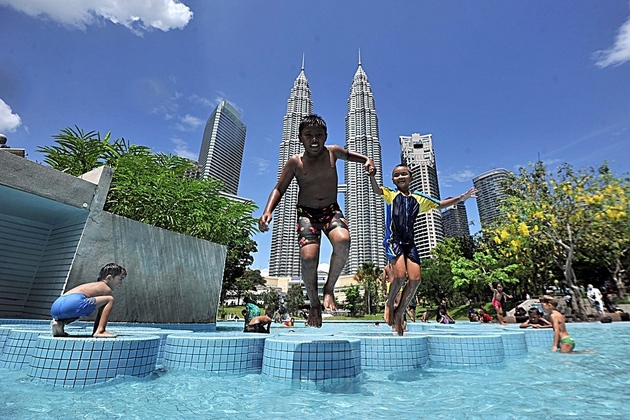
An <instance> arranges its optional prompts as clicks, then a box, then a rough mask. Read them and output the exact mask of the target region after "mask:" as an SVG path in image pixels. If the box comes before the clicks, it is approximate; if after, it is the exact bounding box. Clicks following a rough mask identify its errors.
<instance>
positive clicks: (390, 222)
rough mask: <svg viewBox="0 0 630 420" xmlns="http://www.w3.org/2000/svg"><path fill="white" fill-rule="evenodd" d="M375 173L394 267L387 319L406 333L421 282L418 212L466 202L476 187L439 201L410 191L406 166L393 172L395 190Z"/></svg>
mask: <svg viewBox="0 0 630 420" xmlns="http://www.w3.org/2000/svg"><path fill="white" fill-rule="evenodd" d="M375 175H376V170H372V171H370V184H371V185H372V190H373V191H374V192H375V193H376V194H378V195H379V196H381V197H382V198H383V200H385V203H386V204H387V214H386V217H387V222H386V226H385V228H386V232H385V240H384V241H383V246H384V247H385V253H386V254H387V257H388V259H389V261H391V265H392V268H393V270H392V271H393V280H392V284H391V286H390V288H389V296H388V298H387V303H386V305H388V306H389V311H388V313H389V314H390V316H389V319H386V321H387V323H388V324H389V325H391V326H393V327H395V328H396V332H397V333H398V335H403V333H404V327H403V323H404V321H405V319H404V318H405V314H406V312H407V307H408V305H409V302H410V300H411V299H412V298H413V296H415V294H416V290H417V289H418V285H419V284H420V256H419V254H418V249H417V248H416V244H415V242H414V229H413V225H414V222H415V220H416V217H417V216H418V213H423V212H427V211H429V210H432V209H437V208H444V207H447V206H451V205H453V204H456V203H458V202H460V201H465V200H467V199H469V198H471V197H474V195H475V193H476V192H477V190H476V189H474V188H471V189H469V190H468V191H466V192H465V193H464V194H462V195H460V196H459V197H453V198H448V199H446V200H442V201H440V200H438V199H436V198H433V197H429V196H427V195H425V194H423V193H421V192H418V191H411V190H410V185H411V180H412V175H411V171H410V170H409V168H408V167H407V166H406V165H397V166H396V167H395V168H394V170H393V171H392V181H393V182H394V185H395V186H396V189H392V188H388V187H382V186H380V185H378V183H377V182H376V177H375ZM405 281H407V282H406V283H405ZM401 287H402V295H401V298H400V303H399V304H398V305H397V306H396V295H397V294H398V292H399V291H400V288H401ZM391 314H393V316H391Z"/></svg>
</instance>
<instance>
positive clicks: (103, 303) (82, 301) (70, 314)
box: [50, 263, 127, 337]
mask: <svg viewBox="0 0 630 420" xmlns="http://www.w3.org/2000/svg"><path fill="white" fill-rule="evenodd" d="M125 277H127V270H125V269H124V268H123V267H121V266H120V265H118V264H116V263H109V264H107V265H105V266H104V267H103V268H101V272H100V274H99V276H98V279H97V280H96V281H95V282H92V283H85V284H81V285H79V286H77V287H75V288H73V289H70V290H68V291H67V292H66V293H64V294H63V295H61V296H59V298H57V300H55V302H54V303H53V304H52V307H51V308H50V314H51V315H52V318H53V321H52V334H53V336H54V337H67V336H68V333H66V332H65V331H64V327H65V326H66V325H68V324H69V323H71V322H74V321H76V320H77V319H79V318H80V317H82V316H90V315H91V314H92V313H93V312H94V311H95V310H96V309H98V313H97V315H96V319H95V320H94V329H93V331H92V336H93V337H116V335H114V334H112V333H110V332H107V331H106V329H105V327H106V326H107V320H108V319H109V314H110V313H111V312H112V308H113V307H114V296H112V292H113V291H114V290H116V289H117V288H118V287H119V286H120V285H121V284H122V282H123V280H124V279H125Z"/></svg>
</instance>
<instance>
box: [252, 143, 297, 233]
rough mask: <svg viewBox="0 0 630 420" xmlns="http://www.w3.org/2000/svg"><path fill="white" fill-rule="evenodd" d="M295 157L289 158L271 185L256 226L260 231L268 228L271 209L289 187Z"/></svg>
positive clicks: (293, 174) (293, 172) (293, 171)
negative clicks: (274, 182)
mask: <svg viewBox="0 0 630 420" xmlns="http://www.w3.org/2000/svg"><path fill="white" fill-rule="evenodd" d="M296 159H297V158H296V157H295V156H293V157H291V158H289V160H288V161H287V163H286V164H285V165H284V168H283V169H282V173H281V174H280V177H279V178H278V182H277V183H276V186H275V187H273V190H271V193H270V194H269V198H268V199H267V205H265V209H264V210H263V214H262V216H260V218H259V219H258V228H259V229H260V231H261V232H266V231H268V230H269V223H271V219H272V218H273V216H272V214H273V211H274V210H275V208H276V206H277V205H278V203H279V202H280V199H281V198H282V195H283V194H284V193H285V191H286V190H287V188H288V187H289V184H290V183H291V180H293V177H294V176H295V166H296Z"/></svg>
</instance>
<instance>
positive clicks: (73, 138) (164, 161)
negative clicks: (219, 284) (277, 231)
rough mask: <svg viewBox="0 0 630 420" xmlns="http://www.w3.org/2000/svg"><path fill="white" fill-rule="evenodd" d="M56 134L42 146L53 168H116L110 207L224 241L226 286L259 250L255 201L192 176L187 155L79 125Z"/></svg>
mask: <svg viewBox="0 0 630 420" xmlns="http://www.w3.org/2000/svg"><path fill="white" fill-rule="evenodd" d="M53 137H54V138H55V140H56V143H57V144H56V145H54V146H46V147H40V148H38V151H39V152H41V153H44V154H45V158H44V161H45V162H46V163H47V164H49V165H50V166H51V167H53V168H55V169H58V170H61V171H65V172H67V173H69V174H71V175H75V176H78V175H82V174H83V173H85V172H88V171H91V170H92V169H95V168H97V167H99V166H102V165H109V166H111V167H112V168H113V169H114V176H113V179H112V183H111V186H110V191H109V194H108V196H107V201H106V203H105V207H104V209H105V210H106V211H109V212H111V213H114V214H117V215H120V216H123V217H127V218H129V219H132V220H136V221H139V222H143V223H147V224H150V225H153V226H157V227H161V228H164V229H168V230H171V231H173V232H177V233H181V234H185V235H190V236H193V237H195V238H200V239H205V240H208V241H211V242H215V243H218V244H221V245H225V246H226V247H227V257H226V264H225V271H224V282H225V285H224V290H226V291H227V290H232V289H233V288H234V283H235V282H236V279H237V278H239V277H241V276H242V275H243V273H244V271H245V269H246V268H247V267H248V266H249V265H250V264H251V262H252V261H253V257H252V255H251V254H252V253H253V252H255V251H256V246H257V245H256V242H254V241H253V240H252V239H251V236H252V235H253V233H254V232H255V227H256V224H257V223H256V219H254V218H253V217H252V216H251V215H252V213H253V212H254V210H255V209H256V208H257V207H256V205H255V204H254V203H252V202H244V203H241V202H235V201H233V200H230V199H228V198H226V197H225V196H224V195H223V194H221V189H222V188H223V183H222V182H220V181H218V180H214V179H211V178H206V179H196V178H191V177H189V176H188V175H187V174H188V173H189V172H190V171H194V170H196V167H195V165H194V163H193V162H191V161H190V160H188V159H185V158H181V157H179V156H172V155H170V154H163V153H157V154H154V153H151V150H150V149H149V148H148V147H145V146H138V145H131V144H129V143H128V142H126V141H125V140H124V139H118V140H115V141H113V142H110V138H111V135H110V133H108V134H107V135H106V136H105V138H104V139H101V136H100V133H98V132H95V131H90V132H89V133H85V132H84V131H83V130H82V129H80V128H78V127H75V129H72V128H66V129H63V130H62V131H61V134H60V135H56V136H53ZM224 300H225V294H222V301H224Z"/></svg>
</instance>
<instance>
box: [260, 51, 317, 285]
mask: <svg viewBox="0 0 630 420" xmlns="http://www.w3.org/2000/svg"><path fill="white" fill-rule="evenodd" d="M312 113H313V101H312V100H311V89H310V87H309V85H308V80H307V79H306V75H305V74H304V59H302V69H301V70H300V74H299V75H298V77H297V78H296V79H295V82H293V89H291V93H290V95H289V99H288V100H287V112H286V114H285V115H284V123H283V125H282V141H281V143H280V156H279V158H278V177H279V176H280V173H281V172H282V168H283V167H284V164H285V163H286V161H287V160H288V159H289V157H291V156H293V155H295V154H298V153H302V151H303V149H304V148H303V147H302V144H301V143H300V140H299V139H298V133H299V127H300V122H301V121H302V118H304V117H305V116H307V115H309V114H312ZM297 196H298V186H297V182H296V180H295V179H293V181H291V184H290V185H289V188H287V191H286V192H285V193H284V195H283V196H282V199H281V200H280V202H279V203H278V206H277V207H276V209H275V211H274V214H273V223H272V224H271V226H272V230H271V252H270V256H269V275H270V276H274V277H280V276H298V275H300V273H301V267H300V250H299V247H298V244H297V233H296V231H295V220H296V215H295V205H296V204H297Z"/></svg>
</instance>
